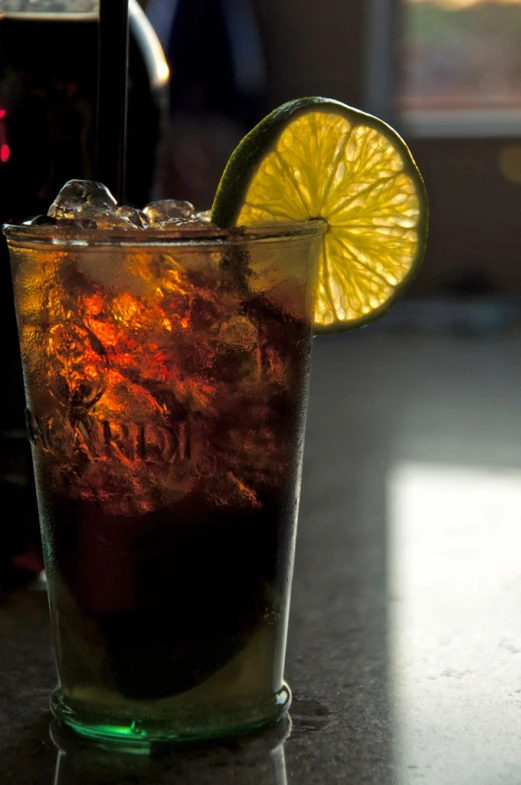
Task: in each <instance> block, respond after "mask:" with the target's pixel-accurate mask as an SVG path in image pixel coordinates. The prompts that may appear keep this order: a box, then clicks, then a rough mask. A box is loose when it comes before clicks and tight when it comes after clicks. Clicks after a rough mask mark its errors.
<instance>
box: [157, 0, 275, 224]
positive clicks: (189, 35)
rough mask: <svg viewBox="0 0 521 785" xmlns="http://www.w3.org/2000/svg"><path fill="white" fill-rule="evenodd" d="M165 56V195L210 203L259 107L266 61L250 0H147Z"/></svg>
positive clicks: (262, 100)
mask: <svg viewBox="0 0 521 785" xmlns="http://www.w3.org/2000/svg"><path fill="white" fill-rule="evenodd" d="M147 15H148V17H149V19H150V21H151V22H152V24H153V25H154V27H155V29H156V32H157V33H158V36H159V38H160V39H161V43H162V44H163V47H164V49H165V52H166V55H167V59H168V61H169V65H170V69H171V73H172V78H171V82H170V108H171V115H170V124H169V132H168V139H169V152H168V158H167V164H166V166H165V169H164V177H165V179H166V185H165V186H164V190H167V189H168V192H169V194H170V195H171V196H173V197H176V198H180V199H188V200H190V201H192V202H193V203H194V204H195V205H196V207H198V208H200V209H206V208H208V207H209V206H210V204H211V202H212V199H213V196H214V194H215V189H216V186H217V184H218V182H219V178H220V176H221V174H222V170H223V168H224V166H225V164H226V161H227V160H228V158H229V156H230V153H231V152H232V151H233V149H234V147H235V146H236V145H237V143H238V142H239V141H240V139H241V138H242V136H244V134H245V133H246V132H247V131H249V130H250V129H251V128H252V127H253V126H254V125H255V124H256V123H257V122H258V121H259V120H260V119H261V118H262V117H263V116H264V115H265V114H266V111H267V108H268V107H267V105H266V103H267V102H266V59H265V56H264V48H263V42H262V36H261V33H260V29H259V26H258V24H257V19H256V15H255V11H254V7H253V4H252V2H251V0H178V2H177V3H176V2H172V0H149V3H148V6H147Z"/></svg>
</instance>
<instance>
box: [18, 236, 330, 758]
mask: <svg viewBox="0 0 521 785" xmlns="http://www.w3.org/2000/svg"><path fill="white" fill-rule="evenodd" d="M4 231H5V234H6V236H7V239H8V245H9V250H10V257H11V264H12V274H13V282H14V292H15V300H16V310H17V318H18V329H19V337H20V345H21V351H22V359H23V369H24V379H25V392H26V400H27V407H28V408H27V425H28V433H29V438H30V440H31V443H32V451H33V461H34V467H35V475H36V483H37V492H38V504H39V513H40V522H41V528H42V535H43V540H44V549H45V560H46V573H47V580H48V585H49V601H50V611H51V618H52V625H53V632H54V642H55V650H56V662H57V670H58V678H59V686H58V688H57V690H56V691H55V693H54V695H53V698H52V710H53V713H54V714H55V716H56V717H57V718H58V719H60V720H61V721H63V722H65V723H67V724H68V725H70V726H72V727H73V728H75V729H76V730H77V731H78V732H80V733H82V734H85V735H87V736H93V737H98V738H109V737H111V738H117V739H120V740H123V739H127V740H128V741H129V742H131V743H147V742H150V741H153V740H161V739H187V738H203V737H210V736H219V735H229V734H232V733H237V732H243V731H246V730H250V729H254V728H257V727H260V726H262V725H264V724H267V723H270V722H273V721H275V720H276V719H277V718H279V717H280V716H281V715H282V714H283V713H284V712H285V711H286V710H287V708H288V706H289V703H290V699H291V695H290V691H289V688H288V687H287V685H286V684H285V683H284V681H283V669H284V656H285V646H286V630H287V623H288V609H289V597H290V588H291V577H292V568H293V554H294V547H295V529H296V520H297V510H298V498H299V487H300V472H301V462H302V449H303V437H304V427H305V416H306V400H307V390H308V377H309V360H310V349H311V333H312V313H313V302H314V282H315V277H316V275H315V273H316V264H317V258H318V251H319V247H320V242H321V238H322V236H323V232H324V225H323V224H322V223H321V222H308V223H305V224H300V225H296V226H291V227H279V228H273V229H270V230H243V229H235V230H215V229H211V228H209V227H194V228H193V229H190V230H189V231H188V230H187V229H183V231H177V232H173V233H172V232H166V231H157V230H156V231H141V232H139V231H137V230H132V231H125V232H123V231H121V230H116V229H112V230H105V231H103V230H94V231H92V230H91V231H89V230H78V229H77V228H74V227H68V228H65V227H60V228H56V227H54V226H45V225H44V226H8V227H4Z"/></svg>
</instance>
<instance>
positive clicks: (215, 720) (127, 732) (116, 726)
mask: <svg viewBox="0 0 521 785" xmlns="http://www.w3.org/2000/svg"><path fill="white" fill-rule="evenodd" d="M290 705H291V690H290V688H289V686H288V685H287V684H286V683H285V682H284V683H283V685H282V688H281V689H280V690H279V692H277V693H275V694H274V695H273V696H272V697H271V698H270V699H269V700H267V701H264V702H262V703H259V702H256V703H254V704H249V705H244V704H243V705H238V706H236V707H234V708H233V709H232V710H228V711H221V712H217V711H208V713H207V716H206V717H205V715H204V711H201V708H200V707H198V711H197V712H195V711H194V713H193V714H192V715H188V714H185V713H183V714H182V715H181V714H177V715H172V716H171V717H168V718H165V717H161V718H160V719H152V718H150V717H134V718H122V717H110V716H108V714H103V715H101V714H96V713H94V712H88V711H78V709H77V708H73V707H71V706H70V704H68V703H67V699H66V698H65V696H64V695H63V694H62V692H61V690H60V689H56V690H55V691H54V692H53V694H52V698H51V711H52V713H53V715H54V717H55V718H56V719H57V720H58V721H59V722H61V723H63V724H65V725H67V726H68V727H69V728H71V729H72V730H73V731H75V732H76V733H78V734H80V735H81V736H86V737H88V738H91V739H97V740H98V741H113V742H118V743H119V744H128V745H129V746H133V747H136V746H147V745H149V744H151V743H155V742H168V743H175V742H188V741H202V740H205V739H216V738H226V737H230V736H239V735H242V734H245V733H251V732H252V731H256V730H259V729H261V728H263V727H267V726H269V725H274V724H275V723H276V722H277V721H278V720H280V718H281V717H283V716H284V714H286V712H287V711H288V709H289V707H290Z"/></svg>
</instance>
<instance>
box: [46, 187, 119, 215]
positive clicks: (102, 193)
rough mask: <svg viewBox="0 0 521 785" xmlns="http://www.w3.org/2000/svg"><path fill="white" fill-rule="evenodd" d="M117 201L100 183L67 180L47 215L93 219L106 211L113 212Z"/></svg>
mask: <svg viewBox="0 0 521 785" xmlns="http://www.w3.org/2000/svg"><path fill="white" fill-rule="evenodd" d="M116 206H117V202H116V200H115V199H114V197H113V196H112V194H111V193H110V191H109V190H108V188H106V187H105V186H104V185H103V184H102V183H96V182H94V181H93V180H69V182H67V183H65V185H64V186H63V188H62V189H61V191H60V193H59V194H58V196H57V197H56V199H55V200H54V202H53V203H52V204H51V206H50V207H49V210H48V215H50V216H51V217H52V218H57V219H58V220H59V219H60V218H68V219H72V220H74V219H84V218H85V219H89V218H90V219H94V220H96V218H97V217H98V216H99V215H100V214H104V213H107V212H114V211H115V209H116Z"/></svg>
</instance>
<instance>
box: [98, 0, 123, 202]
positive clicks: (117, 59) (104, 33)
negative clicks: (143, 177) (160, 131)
mask: <svg viewBox="0 0 521 785" xmlns="http://www.w3.org/2000/svg"><path fill="white" fill-rule="evenodd" d="M99 9H100V10H99V37H98V46H99V49H98V126H97V135H96V180H98V181H99V182H101V183H104V184H105V185H106V186H107V188H108V189H109V190H110V191H111V192H112V193H113V194H114V196H115V197H116V199H117V200H118V202H119V203H120V204H121V203H124V199H125V164H126V160H125V152H126V140H127V86H128V0H100V5H99Z"/></svg>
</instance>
